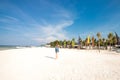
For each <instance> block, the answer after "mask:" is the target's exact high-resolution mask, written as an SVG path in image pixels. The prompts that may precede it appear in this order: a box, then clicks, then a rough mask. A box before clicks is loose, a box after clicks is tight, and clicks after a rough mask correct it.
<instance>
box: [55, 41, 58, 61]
mask: <svg viewBox="0 0 120 80" xmlns="http://www.w3.org/2000/svg"><path fill="white" fill-rule="evenodd" d="M58 52H59V44H58V43H56V46H55V53H56V59H57V58H58Z"/></svg>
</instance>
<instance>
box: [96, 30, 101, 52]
mask: <svg viewBox="0 0 120 80" xmlns="http://www.w3.org/2000/svg"><path fill="white" fill-rule="evenodd" d="M97 37H98V45H99V52H100V39H101V34H100V32H98V33H97Z"/></svg>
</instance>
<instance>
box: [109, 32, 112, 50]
mask: <svg viewBox="0 0 120 80" xmlns="http://www.w3.org/2000/svg"><path fill="white" fill-rule="evenodd" d="M108 39H109V44H110V50H111V46H112V43H113V33H111V32H110V33H109V34H108Z"/></svg>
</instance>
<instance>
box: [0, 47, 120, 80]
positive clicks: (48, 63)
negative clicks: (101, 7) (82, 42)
mask: <svg viewBox="0 0 120 80" xmlns="http://www.w3.org/2000/svg"><path fill="white" fill-rule="evenodd" d="M0 80H120V54H119V53H116V52H113V51H101V52H100V53H99V52H98V50H77V49H60V52H59V57H58V59H57V60H56V59H55V51H54V48H44V47H43V48H24V49H12V50H4V51H0Z"/></svg>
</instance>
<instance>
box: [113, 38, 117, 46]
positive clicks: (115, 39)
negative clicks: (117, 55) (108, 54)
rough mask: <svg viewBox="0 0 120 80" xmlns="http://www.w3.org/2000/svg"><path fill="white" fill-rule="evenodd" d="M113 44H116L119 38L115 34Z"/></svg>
mask: <svg viewBox="0 0 120 80" xmlns="http://www.w3.org/2000/svg"><path fill="white" fill-rule="evenodd" d="M113 44H114V45H116V44H117V38H116V36H113Z"/></svg>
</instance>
